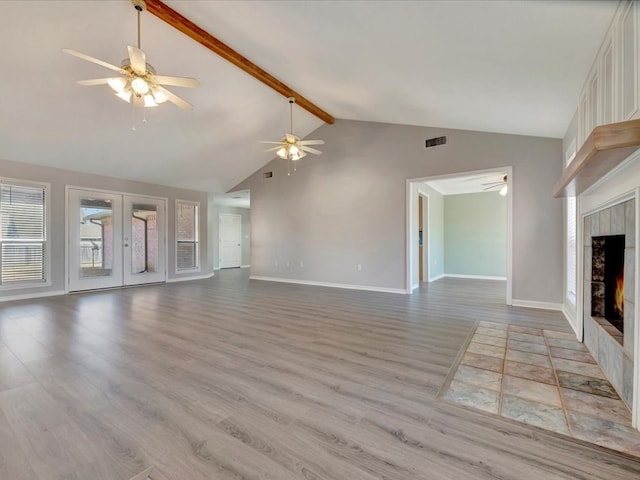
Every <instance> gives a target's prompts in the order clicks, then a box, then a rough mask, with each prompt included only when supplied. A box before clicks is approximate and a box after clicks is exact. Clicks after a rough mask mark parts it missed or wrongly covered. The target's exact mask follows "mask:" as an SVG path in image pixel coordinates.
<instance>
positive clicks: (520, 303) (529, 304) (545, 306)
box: [511, 298, 562, 312]
mask: <svg viewBox="0 0 640 480" xmlns="http://www.w3.org/2000/svg"><path fill="white" fill-rule="evenodd" d="M511 305H512V306H514V307H525V308H540V309H542V310H555V311H557V312H561V311H562V304H561V303H551V302H535V301H533V300H516V299H515V298H514V299H513V300H512V301H511Z"/></svg>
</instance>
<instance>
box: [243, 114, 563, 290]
mask: <svg viewBox="0 0 640 480" xmlns="http://www.w3.org/2000/svg"><path fill="white" fill-rule="evenodd" d="M440 135H446V136H447V144H446V145H443V146H438V147H434V148H430V149H425V148H424V141H425V139H427V138H431V137H437V136H440ZM310 137H311V138H322V139H324V140H325V141H326V145H323V146H322V148H321V149H322V150H323V152H324V153H323V155H321V156H314V155H309V156H307V157H306V158H305V159H303V160H301V161H300V162H299V166H298V169H297V172H296V173H294V174H292V175H291V176H287V165H286V162H285V161H282V160H279V159H274V160H273V161H272V162H270V163H269V164H267V165H266V166H265V167H264V168H262V169H260V170H259V171H257V172H255V173H254V174H253V175H251V176H250V177H249V178H247V179H246V180H245V181H243V182H242V183H240V184H239V185H238V186H236V187H235V188H234V190H240V189H247V188H248V189H250V190H251V209H252V212H251V229H252V238H253V239H259V240H255V241H253V242H252V245H251V267H252V274H253V275H256V276H265V277H282V278H290V279H299V280H310V281H318V282H331V283H341V284H353V285H361V286H372V287H381V288H392V289H405V288H407V286H406V285H405V283H406V273H405V269H406V265H405V258H406V252H405V249H406V245H407V243H406V225H405V224H406V212H405V209H406V198H407V197H406V195H407V193H406V180H407V179H412V178H422V177H427V176H435V175H445V174H455V173H461V172H467V171H474V170H483V169H489V168H495V167H506V166H512V167H513V179H512V180H513V202H514V205H513V208H514V212H513V219H514V225H513V298H514V299H518V300H529V301H542V302H553V303H560V302H561V300H562V208H561V207H562V202H560V201H558V200H556V199H554V198H553V197H552V194H551V192H552V187H553V184H554V183H555V181H556V180H557V179H558V177H559V176H560V172H561V164H562V140H559V139H549V138H539V137H527V136H520V135H504V134H496V133H485V132H473V131H465V130H452V129H446V128H430V127H415V126H404V125H393V124H384V123H372V122H360V121H351V120H338V121H336V123H335V124H334V125H323V126H322V127H320V128H319V129H318V130H316V131H315V132H313V134H311V135H310ZM265 171H272V172H273V177H272V178H269V179H264V178H263V177H262V173H263V172H265ZM275 261H278V266H276V265H275ZM286 261H289V262H290V266H289V267H288V268H287V267H286ZM300 261H303V262H304V268H300V267H299V262H300ZM357 264H361V265H362V271H357V269H356V265H357Z"/></svg>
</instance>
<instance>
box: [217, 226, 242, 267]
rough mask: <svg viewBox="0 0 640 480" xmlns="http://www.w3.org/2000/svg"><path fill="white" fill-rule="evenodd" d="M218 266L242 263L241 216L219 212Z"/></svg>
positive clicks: (231, 265)
mask: <svg viewBox="0 0 640 480" xmlns="http://www.w3.org/2000/svg"><path fill="white" fill-rule="evenodd" d="M219 252H220V255H219V257H220V260H219V261H220V268H237V267H240V266H241V265H242V216H240V215H236V214H233V213H221V214H220V249H219Z"/></svg>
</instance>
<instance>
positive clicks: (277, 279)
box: [249, 275, 407, 295]
mask: <svg viewBox="0 0 640 480" xmlns="http://www.w3.org/2000/svg"><path fill="white" fill-rule="evenodd" d="M249 279H250V280H263V281H266V282H283V283H297V284H300V285H313V286H316V287H332V288H346V289H349V290H366V291H369V292H383V293H401V294H403V295H406V294H407V291H406V290H405V289H404V288H384V287H372V286H368V285H349V284H346V283H330V282H314V281H311V280H297V279H293V278H280V277H260V276H253V275H251V276H250V277H249Z"/></svg>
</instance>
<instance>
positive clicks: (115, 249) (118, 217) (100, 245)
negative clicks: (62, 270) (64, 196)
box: [67, 189, 122, 291]
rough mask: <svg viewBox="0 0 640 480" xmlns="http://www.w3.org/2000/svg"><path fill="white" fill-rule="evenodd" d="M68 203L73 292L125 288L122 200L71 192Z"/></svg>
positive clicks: (101, 193)
mask: <svg viewBox="0 0 640 480" xmlns="http://www.w3.org/2000/svg"><path fill="white" fill-rule="evenodd" d="M68 202H69V204H68V216H67V218H68V226H67V228H68V232H69V241H68V261H69V277H68V278H69V291H78V290H90V289H96V288H109V287H117V286H120V285H122V196H121V195H117V194H110V193H104V192H96V191H91V190H82V189H69V195H68Z"/></svg>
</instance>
